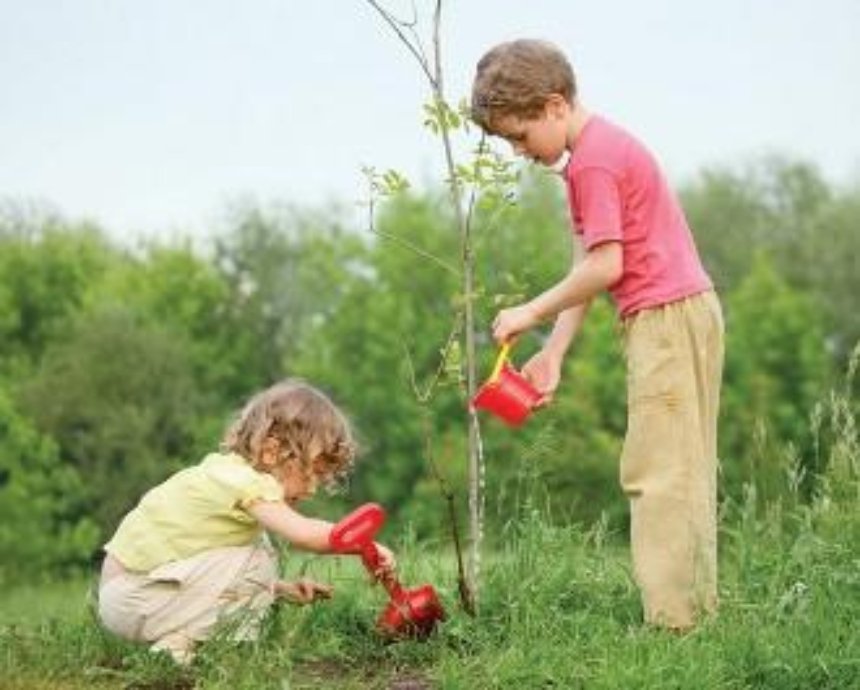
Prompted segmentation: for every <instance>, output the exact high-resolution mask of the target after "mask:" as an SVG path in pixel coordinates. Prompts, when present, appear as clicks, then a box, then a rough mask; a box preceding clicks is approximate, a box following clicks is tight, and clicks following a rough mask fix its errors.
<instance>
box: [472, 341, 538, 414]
mask: <svg viewBox="0 0 860 690" xmlns="http://www.w3.org/2000/svg"><path fill="white" fill-rule="evenodd" d="M511 345H512V343H511V342H506V343H504V344H503V345H502V347H501V348H500V349H499V356H498V357H496V363H495V365H494V366H493V373H491V374H490V378H489V379H487V381H486V383H484V385H483V386H481V387H480V388H479V389H478V392H477V393H476V394H475V397H474V398H472V406H473V407H474V408H475V409H483V410H487V411H488V412H491V413H492V414H494V415H496V417H498V418H499V419H501V420H502V421H503V422H505V423H506V424H508V425H510V426H519V425H520V424H522V423H523V422H524V421H525V420H526V419H527V418H528V416H529V415H530V414H531V411H532V410H533V409H534V408H535V406H536V405H537V404H538V402H539V401H540V399H541V398H542V397H543V396H542V395H541V393H540V392H538V390H537V389H536V388H535V387H534V386H533V385H532V384H531V383H530V382H529V380H528V379H527V378H526V377H525V376H523V375H522V374H521V373H520V372H519V371H517V370H516V369H515V368H514V366H513V365H512V364H511V363H510V361H509V360H508V354H509V353H510V350H511Z"/></svg>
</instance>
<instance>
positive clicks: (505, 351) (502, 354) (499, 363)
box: [490, 340, 513, 383]
mask: <svg viewBox="0 0 860 690" xmlns="http://www.w3.org/2000/svg"><path fill="white" fill-rule="evenodd" d="M512 345H513V341H511V340H507V341H505V342H504V343H502V347H501V348H499V355H498V357H496V363H495V364H494V365H493V373H492V374H490V383H495V382H496V380H498V378H499V375H500V374H501V373H502V367H503V366H505V361H507V359H508V355H509V354H510V352H511V346H512Z"/></svg>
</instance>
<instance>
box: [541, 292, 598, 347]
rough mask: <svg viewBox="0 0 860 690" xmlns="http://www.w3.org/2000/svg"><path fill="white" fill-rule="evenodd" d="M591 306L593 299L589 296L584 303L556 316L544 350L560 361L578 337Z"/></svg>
mask: <svg viewBox="0 0 860 690" xmlns="http://www.w3.org/2000/svg"><path fill="white" fill-rule="evenodd" d="M590 307H591V299H590V298H589V299H587V300H586V301H585V302H583V303H582V304H577V305H576V306H575V307H569V308H568V309H565V310H564V311H563V312H561V313H560V314H559V315H558V316H557V317H556V320H555V325H553V327H552V332H551V333H550V334H549V338H547V341H546V344H544V346H543V350H544V352H546V353H547V354H548V355H549V356H550V357H552V358H553V359H555V360H558V361H559V362H560V361H561V360H563V359H564V356H565V354H567V350H568V348H569V347H570V344H571V343H572V342H573V339H574V338H576V334H577V333H579V329H580V328H582V322H583V321H585V317H586V315H587V314H588V309H589V308H590Z"/></svg>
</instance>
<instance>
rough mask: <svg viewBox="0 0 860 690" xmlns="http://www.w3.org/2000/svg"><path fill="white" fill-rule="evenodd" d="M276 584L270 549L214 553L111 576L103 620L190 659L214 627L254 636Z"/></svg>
mask: <svg viewBox="0 0 860 690" xmlns="http://www.w3.org/2000/svg"><path fill="white" fill-rule="evenodd" d="M276 580H277V558H276V556H275V554H274V552H273V551H272V549H271V547H270V546H268V545H266V544H255V545H253V546H232V547H225V548H219V549H213V550H211V551H204V552H203V553H199V554H197V555H195V556H192V557H191V558H186V559H184V560H181V561H174V562H172V563H167V564H165V565H162V566H159V567H157V568H155V569H154V570H151V571H150V572H148V573H135V572H124V573H120V574H118V575H115V576H113V577H111V578H109V579H108V580H107V581H106V582H103V583H102V585H101V587H100V589H99V618H100V619H101V622H102V624H103V625H104V626H105V628H107V629H108V630H110V631H111V632H113V633H115V634H116V635H119V636H120V637H122V638H125V639H127V640H131V641H137V642H148V643H150V644H151V645H152V647H153V648H154V649H164V650H167V651H168V652H170V653H171V654H172V655H173V657H174V658H175V659H176V660H177V661H180V662H185V661H187V660H188V659H189V658H190V657H191V655H192V654H193V648H194V645H195V643H197V642H199V641H201V640H205V639H207V638H209V637H211V636H212V635H213V633H214V632H215V631H216V630H222V629H223V630H226V631H227V632H228V634H229V635H230V636H231V637H232V638H233V639H241V640H247V639H255V638H256V637H257V635H258V634H259V627H260V622H261V621H262V618H263V616H264V615H265V613H266V611H267V610H268V609H269V607H270V606H271V604H272V602H273V601H274V596H273V589H274V583H275V582H276Z"/></svg>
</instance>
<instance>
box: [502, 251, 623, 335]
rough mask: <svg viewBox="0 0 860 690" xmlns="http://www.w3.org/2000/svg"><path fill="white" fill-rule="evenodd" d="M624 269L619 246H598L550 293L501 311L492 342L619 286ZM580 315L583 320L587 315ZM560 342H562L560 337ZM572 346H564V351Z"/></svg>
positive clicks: (516, 333) (526, 328)
mask: <svg viewBox="0 0 860 690" xmlns="http://www.w3.org/2000/svg"><path fill="white" fill-rule="evenodd" d="M623 267H624V266H623V259H622V251H621V243H620V242H606V243H605V244H600V245H597V246H596V247H594V248H593V249H591V250H590V251H589V252H588V253H587V254H586V256H585V258H584V259H583V260H582V261H581V262H580V263H578V264H576V265H574V267H573V268H572V269H571V271H570V273H568V274H567V276H566V277H565V278H563V279H562V280H560V281H559V282H558V283H556V284H555V285H553V286H552V287H551V288H550V289H549V290H547V291H546V292H543V293H541V294H540V295H538V296H537V297H535V298H534V299H532V300H531V301H529V302H526V303H525V304H520V305H518V306H516V307H511V308H510V309H502V311H500V312H499V313H498V315H497V316H496V319H495V321H494V322H493V338H495V339H496V341H497V342H500V343H501V342H505V341H506V340H510V339H511V338H513V337H514V336H516V335H519V334H520V333H522V332H523V331H527V330H528V329H530V328H534V327H535V326H537V325H538V324H539V323H540V322H541V321H543V320H545V319H548V318H551V317H553V316H555V315H556V314H559V313H560V312H562V311H564V310H566V309H570V308H571V307H576V306H579V305H582V304H584V303H586V302H588V301H590V300H591V299H592V298H593V297H594V296H595V295H597V294H598V293H600V292H602V291H603V290H605V289H606V288H608V287H610V286H612V285H614V284H615V283H616V282H618V280H619V279H620V278H621V274H622V271H623ZM581 315H582V316H584V311H583V312H582V314H581ZM580 321H581V319H580ZM570 325H572V323H571V324H568V326H570ZM571 337H572V336H571ZM559 338H560V340H561V336H559ZM569 342H570V341H569V340H568V341H567V343H565V348H566V346H567V345H568V344H569Z"/></svg>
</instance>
